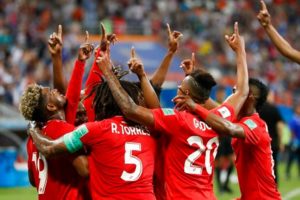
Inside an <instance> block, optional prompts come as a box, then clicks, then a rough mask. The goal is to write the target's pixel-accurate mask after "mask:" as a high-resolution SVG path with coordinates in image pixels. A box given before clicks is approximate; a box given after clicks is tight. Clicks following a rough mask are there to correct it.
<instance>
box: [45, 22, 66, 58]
mask: <svg viewBox="0 0 300 200" xmlns="http://www.w3.org/2000/svg"><path fill="white" fill-rule="evenodd" d="M62 44H63V42H62V25H58V30H57V33H56V32H53V33H52V34H51V35H50V37H49V40H48V50H49V52H50V54H51V55H58V54H61V51H62Z"/></svg>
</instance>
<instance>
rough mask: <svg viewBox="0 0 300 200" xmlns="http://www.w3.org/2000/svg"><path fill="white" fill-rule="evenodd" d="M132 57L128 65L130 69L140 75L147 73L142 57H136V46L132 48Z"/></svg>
mask: <svg viewBox="0 0 300 200" xmlns="http://www.w3.org/2000/svg"><path fill="white" fill-rule="evenodd" d="M130 55H131V56H130V59H129V61H128V67H129V69H130V71H132V72H133V73H135V74H136V75H137V76H138V77H142V76H144V75H145V71H144V65H143V63H142V61H141V60H140V59H138V58H137V57H136V54H135V50H134V47H132V48H131V54H130Z"/></svg>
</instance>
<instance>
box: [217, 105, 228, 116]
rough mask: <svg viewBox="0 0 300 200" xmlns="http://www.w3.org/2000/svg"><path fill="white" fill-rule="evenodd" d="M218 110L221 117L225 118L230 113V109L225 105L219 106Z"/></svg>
mask: <svg viewBox="0 0 300 200" xmlns="http://www.w3.org/2000/svg"><path fill="white" fill-rule="evenodd" d="M218 111H219V113H220V114H221V116H222V118H227V117H229V116H230V115H231V114H230V111H229V110H228V108H226V107H222V108H219V109H218Z"/></svg>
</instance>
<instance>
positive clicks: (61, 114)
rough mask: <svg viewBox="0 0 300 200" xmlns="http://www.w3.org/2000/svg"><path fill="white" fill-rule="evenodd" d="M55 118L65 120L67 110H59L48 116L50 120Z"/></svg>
mask: <svg viewBox="0 0 300 200" xmlns="http://www.w3.org/2000/svg"><path fill="white" fill-rule="evenodd" d="M53 119H57V120H65V112H63V111H58V112H56V113H54V114H53V115H51V116H49V117H48V120H53Z"/></svg>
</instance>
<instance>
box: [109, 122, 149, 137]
mask: <svg viewBox="0 0 300 200" xmlns="http://www.w3.org/2000/svg"><path fill="white" fill-rule="evenodd" d="M123 123H124V124H121V123H119V124H117V123H114V122H111V132H112V133H115V134H121V135H146V136H150V132H149V130H148V129H147V128H146V127H144V126H141V125H135V126H127V124H126V122H123Z"/></svg>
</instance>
